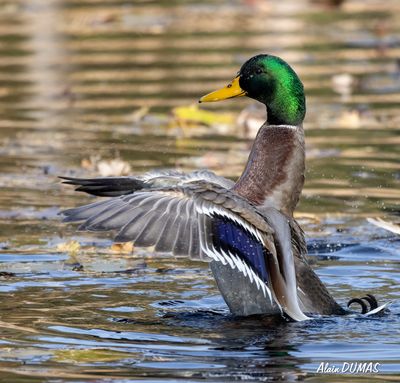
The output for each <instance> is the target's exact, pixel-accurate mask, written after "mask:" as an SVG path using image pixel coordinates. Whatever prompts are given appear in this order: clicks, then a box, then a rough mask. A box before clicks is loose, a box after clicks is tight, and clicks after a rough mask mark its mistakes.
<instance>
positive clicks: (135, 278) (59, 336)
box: [0, 0, 400, 382]
mask: <svg viewBox="0 0 400 383" xmlns="http://www.w3.org/2000/svg"><path fill="white" fill-rule="evenodd" d="M327 3H329V2H327ZM261 52H268V53H273V54H277V55H280V56H281V57H283V58H284V59H286V60H287V61H289V62H290V63H291V64H292V65H293V67H294V68H295V69H296V71H297V72H298V73H299V75H300V77H301V78H302V79H303V81H304V84H305V87H306V91H307V100H308V115H307V119H306V122H305V127H306V135H307V145H308V147H307V156H308V159H307V169H308V173H307V181H306V186H305V189H304V193H303V197H302V200H301V203H300V206H299V209H298V218H299V220H300V222H301V223H302V225H303V227H304V229H305V231H306V233H307V238H308V243H309V249H310V259H311V262H312V263H313V264H314V267H315V269H316V270H317V272H318V275H319V276H320V277H321V278H322V279H323V281H324V282H325V283H326V284H327V285H328V286H329V288H330V290H331V291H332V293H333V294H334V296H335V297H337V299H338V301H339V302H340V303H341V304H345V303H346V302H347V300H348V299H349V298H350V297H354V296H362V295H363V293H364V292H373V293H374V294H375V295H376V296H377V297H378V299H379V300H380V301H382V302H385V301H389V300H392V301H393V302H394V303H393V304H392V306H391V312H390V313H388V314H386V315H384V316H383V317H379V318H369V319H366V318H361V317H357V316H356V317H343V318H333V317H332V318H326V319H322V320H314V321H310V322H306V323H290V324H273V323H269V322H267V321H262V320H260V319H254V318H253V319H252V318H247V319H238V318H234V317H232V316H231V315H230V314H229V313H228V311H227V308H226V306H225V305H224V302H223V300H222V298H221V297H220V296H219V294H218V291H217V288H216V286H215V284H214V281H213V279H212V277H211V275H210V272H209V270H208V268H207V265H204V264H198V263H194V262H189V261H186V260H182V259H179V260H175V259H172V258H167V257H160V256H157V255H154V254H152V253H151V252H150V251H146V250H142V249H135V251H134V254H133V255H131V254H121V253H118V252H116V251H115V249H114V251H112V250H111V248H110V246H111V243H112V242H111V237H110V236H102V235H98V234H97V235H91V234H87V233H77V232H76V230H75V229H76V228H75V227H73V226H66V225H64V224H61V223H60V221H59V218H58V217H57V212H58V211H59V210H60V209H61V208H66V207H72V206H76V205H78V204H82V203H85V202H88V201H90V200H91V199H90V198H89V197H86V196H84V195H79V194H77V193H73V191H72V190H71V189H70V188H67V187H62V186H60V183H59V181H58V180H57V178H56V176H57V175H81V176H88V175H90V176H92V175H98V174H99V173H101V169H103V172H104V166H109V164H110V162H109V161H110V160H111V159H115V158H118V159H119V161H125V163H124V162H122V164H123V165H124V166H127V163H129V166H130V167H131V169H130V172H132V173H135V172H137V173H141V172H144V171H146V170H148V169H151V168H165V167H179V168H181V169H184V170H190V169H195V168H199V167H208V168H211V169H212V170H214V171H216V172H217V173H218V174H222V175H224V176H227V177H232V178H233V179H234V178H235V177H237V176H238V175H239V174H240V171H241V169H242V167H243V164H244V162H245V160H246V156H247V153H248V150H249V147H250V146H249V145H250V143H251V139H252V137H254V134H255V133H254V130H252V129H244V128H243V127H242V125H241V124H240V123H237V122H236V119H237V117H238V115H239V113H240V111H241V110H242V109H243V108H245V107H246V106H249V105H251V104H252V102H251V101H250V100H245V99H240V100H232V101H227V102H225V103H217V104H215V105H207V107H206V109H207V110H209V111H211V112H215V113H218V114H217V115H214V114H212V115H211V117H210V116H208V117H204V116H198V118H194V120H195V121H191V119H190V118H189V119H188V118H184V117H182V114H181V113H182V110H183V112H185V111H186V112H187V110H188V109H187V108H188V107H190V106H191V105H195V103H196V101H197V99H198V98H199V97H200V96H201V95H203V94H204V93H207V92H208V91H210V90H213V89H216V88H217V87H219V86H221V85H224V84H226V83H227V81H228V80H230V79H231V78H232V77H233V76H234V75H235V73H236V72H237V70H238V68H239V67H240V65H241V64H242V62H243V61H245V60H246V59H247V58H248V57H250V56H252V55H254V54H257V53H261ZM399 102H400V2H399V1H396V0H387V1H384V2H383V1H377V0H376V1H375V0H352V1H345V2H344V3H343V4H341V5H340V6H338V7H335V6H329V5H327V4H326V3H325V2H324V1H322V0H321V1H311V0H309V1H307V0H300V1H295V0H280V1H261V0H260V1H257V0H253V1H250V0H248V1H244V0H243V1H239V0H236V1H211V0H207V1H197V2H195V1H150V0H149V1H145V0H143V1H122V0H105V1H101V0H82V1H77V0H64V1H62V0H59V1H57V0H48V1H47V0H46V1H45V0H43V1H40V0H1V1H0V158H1V161H0V272H2V274H1V276H0V381H1V382H3V381H4V382H36V381H37V382H39V381H48V382H63V381H69V382H108V381H114V382H128V381H141V380H143V381H151V382H159V381H160V382H161V381H162V382H175V381H184V382H200V381H204V380H207V381H226V382H231V381H240V380H245V381H269V380H282V381H297V380H306V381H309V382H342V381H351V382H358V381H371V382H375V381H399V380H400V346H399V340H400V324H399V313H400V305H399V303H398V302H397V301H396V299H397V298H398V296H399V260H400V236H399V235H396V234H393V233H391V232H388V231H386V230H383V229H380V228H377V227H376V226H374V225H372V224H371V223H369V222H368V221H367V220H366V218H368V217H382V216H384V217H385V219H389V220H391V221H393V222H394V223H396V222H398V221H399V218H398V216H396V214H398V212H399V201H400V192H399V186H400V161H399V155H400V151H399V145H400V129H399V126H400V108H399ZM177 107H184V109H176V108H177ZM189 111H190V110H189ZM223 113H224V114H223ZM189 114H190V115H195V116H197V115H198V114H199V112H198V111H194V112H193V113H189ZM221 114H223V117H222V121H221V120H220V119H221V118H220V117H218V116H221ZM204 119H206V120H207V121H206V122H207V124H205V123H204V122H205V121H204ZM249 121H250V122H249ZM246 123H248V124H250V123H251V119H247V120H246ZM205 125H208V126H205ZM102 161H103V162H102ZM107 161H108V162H107ZM107 164H108V165H107ZM119 164H121V162H120V163H119ZM117 166H119V165H115V164H114V168H115V167H117ZM114 170H115V169H114ZM71 240H74V241H76V242H77V243H79V246H80V247H79V248H75V251H74V249H73V246H77V244H76V243H75V244H74V242H72V243H71V242H70V241H71ZM7 273H9V274H7ZM356 361H362V362H374V363H375V362H379V363H380V373H379V374H372V375H371V374H370V375H363V376H358V377H355V376H353V375H317V374H315V372H316V369H317V367H318V366H319V364H320V363H321V362H329V363H331V364H335V365H337V366H341V365H342V362H356Z"/></svg>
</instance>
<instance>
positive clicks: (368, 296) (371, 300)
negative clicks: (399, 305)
mask: <svg viewBox="0 0 400 383" xmlns="http://www.w3.org/2000/svg"><path fill="white" fill-rule="evenodd" d="M364 301H367V303H368V304H369V308H368V306H367V305H366V303H365V302H364ZM353 303H358V304H359V305H360V306H361V314H366V313H368V312H370V311H372V310H375V309H376V308H377V307H378V301H377V300H376V298H375V297H374V296H373V295H372V294H366V296H365V297H362V298H353V299H350V300H349V301H348V302H347V307H350V306H351V305H352V304H353Z"/></svg>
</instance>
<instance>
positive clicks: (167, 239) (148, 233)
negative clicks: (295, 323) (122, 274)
mask: <svg viewBox="0 0 400 383" xmlns="http://www.w3.org/2000/svg"><path fill="white" fill-rule="evenodd" d="M199 173H200V172H197V173H196V172H195V173H191V174H189V175H182V173H177V172H173V173H167V174H165V173H163V174H160V173H157V174H156V175H153V176H151V177H150V176H146V175H145V176H142V177H141V178H133V177H122V178H98V179H92V180H87V179H71V178H68V179H66V183H68V184H73V185H76V186H78V189H77V190H81V191H85V192H88V193H90V194H95V195H109V196H113V195H115V193H119V194H120V196H119V197H114V198H111V199H108V200H105V201H101V202H95V203H92V204H90V205H86V206H82V207H78V208H75V209H69V210H65V211H64V212H63V214H64V216H65V221H68V222H72V221H81V222H82V224H81V226H80V229H81V230H91V231H100V230H101V231H104V230H116V231H117V235H116V237H115V241H117V242H126V241H134V242H135V245H136V246H155V250H156V251H158V252H171V253H172V254H174V255H176V256H189V257H190V258H191V259H195V260H204V261H210V260H215V261H217V262H221V263H222V264H223V265H229V266H228V267H231V268H234V269H235V268H236V269H238V270H239V271H240V272H242V273H243V274H244V275H245V276H247V277H248V278H249V280H250V282H252V283H255V284H256V285H257V287H258V289H259V290H261V291H262V292H263V293H264V296H265V297H268V298H269V299H270V300H271V301H272V299H274V300H275V301H276V303H277V304H278V305H281V306H282V308H283V309H284V310H285V311H286V312H287V313H288V314H289V315H290V316H291V317H292V318H293V319H296V320H302V319H306V317H305V316H304V315H303V313H302V312H301V311H300V309H299V308H298V307H297V308H295V309H294V310H293V309H292V307H290V305H287V304H286V300H287V298H285V293H284V291H286V287H285V283H286V282H285V270H284V269H282V267H281V264H282V262H281V260H280V259H278V255H279V254H277V249H276V248H275V240H274V230H273V229H272V228H271V226H270V225H269V224H268V223H267V221H266V219H265V217H264V216H262V215H261V214H260V213H259V212H258V211H257V209H256V208H255V207H254V206H253V205H251V204H250V203H249V202H248V201H247V200H245V199H243V198H242V197H240V196H239V195H237V194H236V193H235V192H233V191H231V190H229V189H227V188H226V186H228V185H230V186H231V185H232V184H231V183H230V181H228V180H225V179H221V178H220V177H217V176H213V175H212V173H211V175H210V172H205V173H203V175H204V174H205V178H206V179H202V178H201V176H202V175H201V174H199ZM213 177H217V178H213ZM211 179H214V180H216V181H218V183H212V182H210V180H211ZM270 279H271V280H270ZM274 290H279V291H281V292H282V293H281V292H280V293H279V296H277V295H276V294H275V292H274ZM295 306H296V305H295Z"/></svg>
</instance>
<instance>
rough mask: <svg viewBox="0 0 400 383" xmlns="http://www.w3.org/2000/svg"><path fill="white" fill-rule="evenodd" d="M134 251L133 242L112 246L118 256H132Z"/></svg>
mask: <svg viewBox="0 0 400 383" xmlns="http://www.w3.org/2000/svg"><path fill="white" fill-rule="evenodd" d="M133 250H134V246H133V242H124V243H113V244H112V246H111V251H112V252H113V253H117V254H132V253H133Z"/></svg>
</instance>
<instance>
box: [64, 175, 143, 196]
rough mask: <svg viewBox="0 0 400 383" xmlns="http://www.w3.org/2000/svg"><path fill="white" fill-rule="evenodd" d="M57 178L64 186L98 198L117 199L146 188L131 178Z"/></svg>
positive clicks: (137, 180) (139, 181) (141, 182)
mask: <svg viewBox="0 0 400 383" xmlns="http://www.w3.org/2000/svg"><path fill="white" fill-rule="evenodd" d="M59 178H61V179H62V180H64V181H63V183H64V184H67V185H74V186H78V187H77V188H76V189H75V190H76V191H81V192H85V193H88V194H92V195H95V196H99V197H118V196H121V195H125V194H130V193H133V192H135V191H136V190H140V189H143V188H145V187H146V184H145V182H143V181H141V180H139V179H137V178H133V177H104V178H71V177H59Z"/></svg>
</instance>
